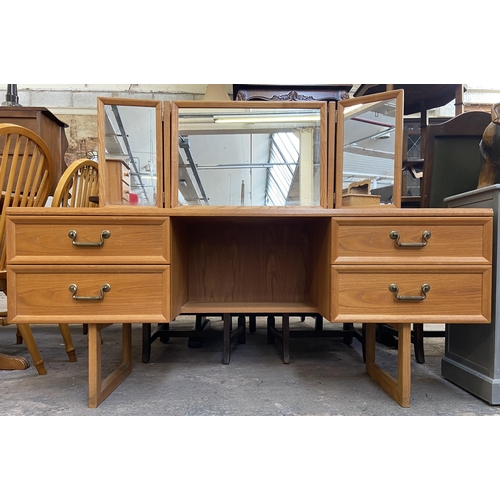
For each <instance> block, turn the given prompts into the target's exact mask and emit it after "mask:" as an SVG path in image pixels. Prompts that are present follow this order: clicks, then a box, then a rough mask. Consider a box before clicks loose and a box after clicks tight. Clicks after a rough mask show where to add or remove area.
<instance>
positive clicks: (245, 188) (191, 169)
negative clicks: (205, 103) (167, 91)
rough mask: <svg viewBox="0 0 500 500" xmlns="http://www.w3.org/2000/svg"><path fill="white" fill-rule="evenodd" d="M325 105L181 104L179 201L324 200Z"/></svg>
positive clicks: (260, 203) (304, 202) (270, 202)
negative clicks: (322, 140) (322, 128)
mask: <svg viewBox="0 0 500 500" xmlns="http://www.w3.org/2000/svg"><path fill="white" fill-rule="evenodd" d="M320 123H321V110H320V109H319V106H317V107H315V108H313V107H311V108H307V107H302V108H298V107H293V108H287V107H284V108H272V107H267V108H265V107H258V106H255V107H252V108H247V107H245V108H243V107H219V108H210V107H189V108H188V107H180V108H179V113H178V176H179V177H178V180H179V189H178V203H179V205H210V206H298V205H302V206H318V205H319V204H320V170H321V169H320V163H321V162H320V150H321V148H320Z"/></svg>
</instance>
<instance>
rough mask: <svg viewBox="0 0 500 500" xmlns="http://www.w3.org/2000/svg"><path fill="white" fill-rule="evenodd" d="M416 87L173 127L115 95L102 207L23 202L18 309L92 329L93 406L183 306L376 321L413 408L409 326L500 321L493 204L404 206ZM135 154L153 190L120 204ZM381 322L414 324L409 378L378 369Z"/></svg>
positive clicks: (136, 187) (403, 355) (185, 105)
mask: <svg viewBox="0 0 500 500" xmlns="http://www.w3.org/2000/svg"><path fill="white" fill-rule="evenodd" d="M401 97H402V94H401V92H399V91H396V92H394V93H387V94H384V95H382V96H380V95H378V96H372V98H370V99H367V98H362V99H361V100H360V101H358V102H356V100H354V99H352V100H349V101H351V102H349V103H348V104H347V101H346V102H345V103H333V102H332V103H329V104H327V103H326V102H300V103H297V102H283V103H281V102H252V104H251V106H249V105H248V103H246V102H229V103H228V102H225V103H219V102H209V101H203V102H197V101H195V102H184V101H179V102H174V103H172V104H171V106H170V105H168V103H167V106H166V108H165V109H163V116H164V119H163V123H162V121H161V115H162V113H161V112H160V109H159V106H160V107H161V105H160V104H159V103H157V102H156V101H151V102H149V104H146V103H145V102H139V103H137V104H138V106H137V108H138V109H137V110H136V111H137V113H134V112H133V111H134V110H132V109H128V106H130V107H132V108H133V107H134V101H133V100H128V101H127V100H113V99H103V100H102V101H101V103H100V104H99V116H100V121H99V126H100V141H101V142H100V151H106V154H101V155H99V161H100V171H99V176H100V177H99V179H100V187H102V189H101V190H100V196H99V203H100V205H101V206H100V208H99V209H92V210H88V209H78V208H75V209H71V210H67V209H64V210H63V209H56V208H46V209H32V210H23V211H21V210H16V209H9V215H8V218H9V238H8V273H9V287H10V288H9V291H10V293H11V295H12V296H13V297H14V300H12V301H10V302H9V319H10V320H11V321H16V322H20V323H29V322H30V321H37V322H39V323H54V322H57V323H60V322H68V323H69V322H78V323H89V324H90V326H89V405H90V406H91V407H95V406H97V405H99V404H100V403H101V402H102V400H103V399H104V398H105V397H106V396H107V395H109V394H110V393H111V391H112V390H113V389H114V388H115V387H116V386H117V385H118V384H119V383H120V382H121V381H122V380H123V379H124V378H125V377H126V376H127V375H128V374H129V373H130V370H131V355H130V326H129V325H130V324H131V323H170V322H171V321H173V320H174V319H175V318H176V317H177V316H178V315H180V314H192V315H211V314H214V315H215V314H217V315H219V314H223V315H225V317H226V318H229V317H230V316H231V315H233V316H238V317H240V316H250V317H251V316H254V315H273V314H276V315H281V316H282V315H297V314H300V315H302V314H306V315H320V316H321V317H323V318H326V319H327V320H329V321H332V322H335V323H344V324H349V323H354V322H356V323H358V322H360V323H365V324H367V346H366V347H367V351H366V356H367V366H366V369H367V372H368V373H369V374H370V376H371V377H372V378H373V379H374V380H376V381H377V382H378V383H380V385H381V386H382V387H383V388H384V389H385V390H386V391H387V392H388V393H389V394H390V395H391V396H392V397H393V398H394V399H395V400H396V401H397V402H398V403H399V404H401V405H402V406H408V405H409V403H410V357H409V349H408V346H407V343H408V341H409V340H408V339H409V333H408V332H409V325H410V324H411V323H412V322H458V321H459V322H466V323H467V322H472V323H487V322H489V321H490V308H491V303H490V302H491V295H490V294H491V247H492V240H491V235H492V211H491V210H488V209H485V210H482V209H477V210H472V209H471V210H467V209H462V210H451V209H425V210H424V209H401V208H400V203H401V202H400V198H401V193H400V190H398V189H399V188H398V187H397V186H398V185H400V182H399V181H397V182H395V179H396V180H397V179H398V178H397V176H398V175H400V172H401V148H400V145H399V144H400V142H401V141H400V140H399V138H401V137H402V108H401ZM382 102H383V103H384V105H381V103H382ZM357 105H359V107H358V106H357ZM166 110H167V112H166ZM370 113H373V114H370ZM335 115H337V116H339V117H341V118H340V119H342V120H344V123H342V124H339V123H337V122H336V121H335ZM169 119H170V120H169ZM143 120H144V121H143ZM120 123H121V125H120ZM137 123H143V124H142V125H140V126H139V127H138V128H137V129H136V128H133V127H137ZM153 123H156V127H155V126H152V124H153ZM357 124H359V127H358V126H357ZM328 125H329V126H328ZM131 127H132V128H131ZM162 129H163V131H164V135H163V137H162V136H161V134H160V133H159V131H161V130H162ZM124 130H125V131H126V132H127V134H126V137H127V141H123V131H124ZM136 130H137V131H139V132H140V133H141V134H143V135H146V136H147V137H146V142H147V144H148V145H149V147H148V148H144V147H142V148H141V147H137V144H136V143H135V142H136V141H135V139H136V137H137V134H136V132H134V131H136ZM105 131H106V132H105ZM132 132H134V133H132ZM336 132H338V134H336ZM113 134H115V135H114V136H113ZM139 135H140V134H139ZM105 136H107V137H110V138H112V140H113V141H114V144H109V145H107V144H106V142H105V139H104V137H105ZM378 137H382V138H381V139H379V138H378ZM395 137H396V139H395ZM365 141H366V142H365ZM235 144H236V146H235ZM270 144H271V145H272V146H271V147H270ZM386 144H389V145H390V146H389V147H388V149H384V148H386V146H385V145H386ZM285 145H286V146H287V147H288V149H287V151H295V153H294V154H291V155H286V154H285V153H284V149H285V148H284V146H285ZM292 145H294V146H293V147H292ZM103 146H106V147H105V149H104V147H103ZM358 146H360V147H358ZM391 148H392V152H391V151H390V149H391ZM339 149H340V150H342V152H339V151H338V150H339ZM146 150H147V151H146ZM134 151H135V153H134ZM145 151H146V154H144V152H145ZM297 151H298V152H299V154H298V155H297V154H296V152H297ZM280 152H281V155H280V154H279V153H280ZM367 152H368V153H369V154H367ZM235 153H236V155H235ZM108 155H109V156H108ZM111 155H112V156H111ZM119 158H122V159H124V158H125V161H126V162H127V164H128V165H129V167H130V170H129V172H131V173H132V174H133V175H132V177H135V178H130V180H129V186H130V190H129V192H128V193H127V194H133V195H135V196H132V197H130V196H128V197H127V196H125V198H124V199H120V200H113V201H112V203H110V202H109V200H108V199H107V198H106V196H105V195H103V193H107V192H108V191H109V187H110V186H116V185H117V184H120V183H121V182H122V180H123V178H122V177H120V174H117V171H116V170H107V168H106V162H107V161H109V160H116V159H119ZM127 158H128V159H127ZM374 158H378V160H379V161H375V160H374ZM384 158H385V159H387V161H388V162H389V163H390V165H391V167H389V168H388V166H387V164H386V163H387V162H384V161H380V160H381V159H384ZM101 162H102V163H101ZM391 168H392V171H393V172H392V175H389V173H388V172H389V170H390V169H391ZM112 172H113V173H112ZM398 172H399V174H398ZM153 173H155V174H157V175H152V174H153ZM110 175H112V177H109V176H110ZM357 176H361V177H363V178H372V179H375V180H376V181H377V183H374V182H372V183H371V186H372V188H373V189H378V190H379V194H380V200H381V201H380V203H379V204H378V205H372V204H370V203H366V204H364V205H359V206H356V207H346V206H344V205H343V203H342V191H343V189H344V187H345V186H346V185H348V184H350V183H352V182H355V181H356V180H357ZM152 179H153V180H154V181H155V182H156V184H155V182H153V183H151V182H149V180H152ZM374 184H376V185H374ZM276 186H279V189H276ZM339 190H340V191H339ZM272 204H274V206H271V205H272ZM74 242H82V243H92V245H76V246H75V245H74V244H73V243H74ZM47 276H50V280H47ZM40 290H43V293H40ZM108 323H121V324H123V325H124V335H123V338H124V354H123V362H122V364H121V365H120V366H119V367H118V368H117V369H116V370H115V371H114V372H112V374H111V375H109V376H108V377H107V378H106V379H105V380H104V381H102V380H101V364H100V353H101V351H100V350H101V345H100V329H101V325H103V324H108ZM376 323H390V324H396V325H399V326H397V328H398V329H399V331H400V332H401V335H402V338H403V347H402V348H401V349H400V350H399V351H398V357H399V371H398V375H397V377H396V378H392V377H390V376H389V375H388V374H387V373H386V372H385V371H384V370H382V369H381V368H380V367H378V366H377V364H376V361H375V347H374V342H373V335H374V333H373V327H371V326H370V325H373V324H376ZM285 340H286V339H285Z"/></svg>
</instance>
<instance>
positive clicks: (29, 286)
mask: <svg viewBox="0 0 500 500" xmlns="http://www.w3.org/2000/svg"><path fill="white" fill-rule="evenodd" d="M7 273H8V275H7V276H8V278H7V281H8V292H7V293H8V296H9V301H8V318H9V321H10V322H12V323H36V322H39V323H56V324H57V323H133V322H137V323H141V322H142V323H155V322H169V321H171V318H170V300H169V297H170V292H169V290H170V266H113V267H111V266H74V267H71V266H10V267H9V268H8V271H7ZM72 284H76V285H77V287H78V290H77V292H76V295H77V296H78V297H95V296H99V295H100V293H101V287H102V286H103V285H106V284H109V285H110V287H111V288H110V290H109V291H108V292H105V293H103V298H102V300H75V299H73V298H72V295H73V294H72V292H71V291H70V290H69V289H68V287H69V286H70V285H72Z"/></svg>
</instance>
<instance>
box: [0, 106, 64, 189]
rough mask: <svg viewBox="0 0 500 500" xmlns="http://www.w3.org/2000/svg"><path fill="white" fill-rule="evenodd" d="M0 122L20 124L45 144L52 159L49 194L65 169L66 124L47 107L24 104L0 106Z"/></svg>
mask: <svg viewBox="0 0 500 500" xmlns="http://www.w3.org/2000/svg"><path fill="white" fill-rule="evenodd" d="M0 123H13V124H14V125H21V126H23V127H26V128H27V129H29V130H32V131H33V132H35V133H36V134H38V135H39V136H40V137H41V138H42V139H43V140H44V141H45V143H46V144H47V146H48V148H49V150H50V152H51V153H52V159H53V161H54V180H53V184H52V190H51V193H50V194H53V193H54V189H55V186H56V184H57V181H58V180H59V179H60V177H61V175H62V173H63V172H64V171H65V170H66V168H67V165H66V161H65V159H64V155H65V154H66V150H67V149H68V139H67V137H66V132H65V128H67V127H68V125H67V124H66V123H64V122H62V121H61V120H59V118H57V117H56V116H55V115H54V114H53V113H51V112H50V111H49V110H48V109H47V108H33V107H24V106H2V107H0Z"/></svg>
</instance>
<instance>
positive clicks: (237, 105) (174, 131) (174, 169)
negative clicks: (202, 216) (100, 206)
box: [170, 100, 328, 210]
mask: <svg viewBox="0 0 500 500" xmlns="http://www.w3.org/2000/svg"><path fill="white" fill-rule="evenodd" d="M171 106H172V108H171V126H170V130H171V141H170V144H171V158H170V164H171V169H170V175H171V179H170V187H171V189H170V206H171V207H172V208H175V207H189V205H179V190H178V189H179V153H178V148H177V146H176V145H177V144H178V136H179V110H181V109H183V108H219V109H221V108H222V109H224V108H226V109H236V110H237V109H249V108H250V109H251V108H253V109H274V110H275V109H282V110H287V109H315V110H319V111H320V124H319V129H320V151H319V158H320V193H319V195H320V200H319V205H318V206H317V207H316V208H328V200H327V198H328V189H327V185H328V184H327V182H328V161H327V160H328V158H327V149H328V148H327V143H328V130H327V114H328V103H327V102H326V101H299V102H296V101H272V102H270V101H265V102H263V101H252V102H251V103H250V102H246V101H203V100H202V101H173V102H172V105H171ZM206 208H207V209H208V210H210V209H214V208H216V207H215V206H214V207H206ZM247 208H253V209H259V208H267V207H255V206H254V207H247ZM284 208H285V209H286V208H288V207H284ZM293 208H295V209H296V208H298V207H293ZM304 208H305V207H304ZM308 208H309V207H308Z"/></svg>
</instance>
